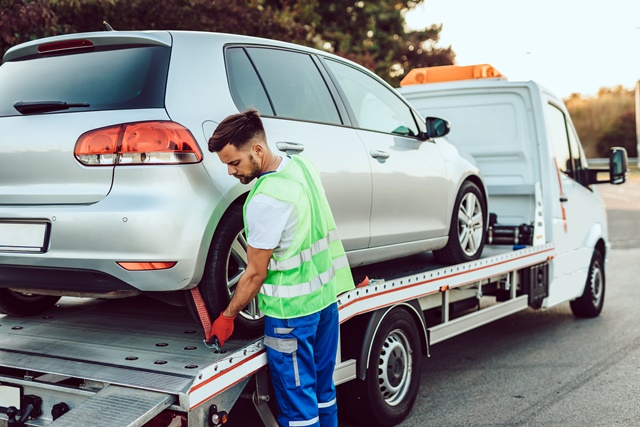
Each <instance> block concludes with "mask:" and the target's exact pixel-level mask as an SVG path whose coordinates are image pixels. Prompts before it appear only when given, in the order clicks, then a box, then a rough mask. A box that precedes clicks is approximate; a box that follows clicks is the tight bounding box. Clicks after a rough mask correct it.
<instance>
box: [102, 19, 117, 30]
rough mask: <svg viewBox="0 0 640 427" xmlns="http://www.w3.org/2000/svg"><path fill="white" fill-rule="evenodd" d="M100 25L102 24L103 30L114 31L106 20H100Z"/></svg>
mask: <svg viewBox="0 0 640 427" xmlns="http://www.w3.org/2000/svg"><path fill="white" fill-rule="evenodd" d="M102 25H103V26H104V30H105V31H115V30H114V29H113V27H112V26H111V25H109V23H108V22H107V21H102Z"/></svg>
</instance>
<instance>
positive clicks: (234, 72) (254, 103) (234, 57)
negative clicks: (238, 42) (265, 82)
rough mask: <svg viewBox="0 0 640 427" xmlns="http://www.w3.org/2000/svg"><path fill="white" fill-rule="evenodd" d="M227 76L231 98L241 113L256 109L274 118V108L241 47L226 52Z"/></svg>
mask: <svg viewBox="0 0 640 427" xmlns="http://www.w3.org/2000/svg"><path fill="white" fill-rule="evenodd" d="M225 56H226V61H227V75H228V76H229V77H228V78H229V88H230V89H231V97H232V98H233V102H235V104H236V107H238V109H239V110H240V111H243V110H246V109H247V108H255V109H256V110H258V111H259V112H260V113H261V114H263V115H267V116H273V115H274V114H273V108H272V107H271V104H270V103H269V98H267V93H266V92H265V91H264V87H263V86H262V83H261V82H260V79H259V78H258V75H257V74H256V70H255V68H254V67H253V64H252V63H251V61H249V57H247V54H246V52H245V51H244V49H243V48H241V47H234V48H229V49H227V50H226V52H225Z"/></svg>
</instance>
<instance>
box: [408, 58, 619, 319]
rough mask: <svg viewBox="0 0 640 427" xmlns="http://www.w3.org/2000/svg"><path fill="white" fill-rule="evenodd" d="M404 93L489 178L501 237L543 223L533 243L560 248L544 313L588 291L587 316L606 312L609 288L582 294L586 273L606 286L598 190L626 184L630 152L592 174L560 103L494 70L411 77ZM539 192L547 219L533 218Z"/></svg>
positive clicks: (615, 154) (449, 69) (443, 70)
mask: <svg viewBox="0 0 640 427" xmlns="http://www.w3.org/2000/svg"><path fill="white" fill-rule="evenodd" d="M399 91H400V93H402V95H403V96H404V97H405V98H406V99H407V100H409V102H411V103H412V104H413V105H414V107H415V108H416V109H417V110H418V111H419V112H420V113H421V114H422V115H424V116H426V117H430V116H437V117H442V118H444V119H446V120H448V121H449V122H450V124H451V131H450V133H449V134H448V140H449V141H450V142H451V143H453V144H454V145H455V146H456V147H458V149H460V150H463V151H466V152H468V153H469V154H471V155H472V156H473V157H474V158H475V160H476V161H477V163H478V165H479V167H480V170H481V172H482V173H483V174H484V177H485V180H486V183H487V189H488V193H489V202H488V206H489V212H490V213H493V214H494V215H495V216H494V217H493V218H494V220H493V222H494V223H493V224H492V226H493V227H494V228H496V230H498V229H499V226H500V225H510V226H513V228H514V229H522V227H525V228H526V227H527V226H530V225H533V224H534V223H535V222H536V221H540V220H543V221H544V227H543V228H542V230H543V231H544V236H533V237H534V238H536V237H537V238H538V239H539V240H542V241H550V242H554V244H555V247H556V255H555V257H554V258H553V260H552V261H551V262H550V265H549V287H548V292H545V293H547V295H546V296H545V297H544V299H543V300H542V301H541V305H542V307H550V306H553V305H556V304H558V303H560V302H564V301H567V300H576V299H579V298H580V297H581V296H582V295H583V294H584V292H591V295H590V298H591V300H594V299H595V300H596V302H595V303H594V304H595V306H596V307H592V309H591V310H587V311H588V312H589V314H591V315H595V314H596V313H595V312H596V311H597V312H598V313H599V310H600V309H601V308H602V302H603V299H604V295H603V288H604V286H599V285H598V284H597V283H592V286H591V288H593V289H591V290H589V289H586V288H589V286H586V287H585V283H587V282H588V281H587V279H588V276H590V277H589V282H598V283H599V282H601V281H604V265H605V262H606V259H607V256H608V253H609V243H608V232H607V218H606V212H605V207H604V204H603V202H602V200H601V198H600V194H599V192H598V187H597V185H596V184H600V183H612V184H621V183H623V182H624V181H625V179H626V175H625V174H626V170H627V166H626V164H627V158H626V152H625V151H624V149H621V148H613V149H612V151H611V155H610V165H609V168H608V169H602V170H601V169H594V168H590V167H589V165H588V162H587V159H586V157H585V155H584V151H583V149H582V146H581V145H580V139H579V137H578V134H577V132H576V130H575V128H574V126H573V123H572V121H571V117H570V116H569V113H568V111H567V109H566V107H565V105H564V102H563V101H562V99H560V98H559V97H557V96H556V95H554V94H553V93H551V92H550V91H549V90H548V89H546V88H545V87H544V86H542V85H540V84H539V83H536V82H533V81H527V82H511V81H508V80H507V79H506V78H505V77H504V76H503V75H502V74H501V73H500V72H499V71H497V70H496V69H495V68H493V67H491V66H490V65H488V64H481V65H476V66H465V67H460V66H443V67H430V68H426V69H416V70H412V71H411V72H410V73H409V74H408V75H407V77H405V79H404V80H403V82H402V83H401V88H400V89H399ZM536 191H540V195H541V200H542V202H543V205H544V213H543V218H535V217H534V215H535V212H536V210H535V209H534V207H535V206H534V205H535V203H536ZM496 225H497V227H496ZM516 240H517V239H516ZM514 243H517V242H514ZM594 263H595V266H594ZM600 264H601V265H600ZM586 299H587V298H585V300H586ZM574 305H575V304H572V308H574ZM578 310H579V309H578ZM574 311H575V309H574Z"/></svg>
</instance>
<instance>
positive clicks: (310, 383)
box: [209, 110, 354, 427]
mask: <svg viewBox="0 0 640 427" xmlns="http://www.w3.org/2000/svg"><path fill="white" fill-rule="evenodd" d="M209 150H210V151H211V152H216V153H218V156H219V158H220V160H221V161H222V162H223V163H225V164H226V165H227V167H228V172H229V174H230V175H233V176H234V177H236V178H238V179H239V180H240V182H242V183H243V184H248V183H250V182H251V181H253V180H254V179H257V182H256V184H255V186H254V187H253V189H252V190H251V192H250V193H249V196H248V197H247V200H246V202H245V205H244V222H245V233H246V235H247V242H248V248H247V258H248V264H247V268H246V270H245V272H244V274H243V275H242V276H241V278H240V280H239V282H238V285H237V287H236V291H235V293H234V295H233V297H232V298H231V301H230V303H229V305H228V306H227V308H226V309H225V310H224V311H223V312H222V313H221V314H220V316H219V317H218V319H217V320H216V321H215V322H214V323H213V326H212V331H211V332H212V333H213V334H214V335H216V336H217V337H218V339H219V340H220V343H221V344H223V345H224V341H226V340H227V339H228V338H229V336H231V333H232V332H233V320H234V319H235V317H236V315H237V314H238V312H239V311H240V310H242V309H243V308H244V307H245V306H246V305H247V304H248V303H249V302H250V301H251V300H252V299H253V298H254V297H255V296H256V295H258V304H259V307H260V310H262V312H263V313H264V314H265V338H264V344H265V346H266V348H267V359H268V361H269V367H270V370H271V377H272V382H273V386H274V391H275V395H276V401H277V403H278V408H279V412H280V413H279V415H278V423H279V424H280V425H282V426H291V427H294V426H319V425H321V426H337V425H338V416H337V404H336V391H335V386H334V384H333V369H334V366H335V359H336V352H337V346H338V326H339V325H338V308H337V304H336V295H338V294H339V293H342V292H344V291H346V290H349V289H352V288H353V287H354V283H353V278H352V276H351V270H350V268H349V264H348V262H347V257H346V255H345V252H344V248H343V246H342V242H341V241H340V239H339V238H338V236H337V233H336V225H335V221H334V219H333V215H332V214H331V210H330V208H329V203H328V202H327V199H326V197H325V194H324V189H323V188H322V184H321V182H320V175H319V174H318V171H317V170H316V168H315V167H314V166H313V165H312V163H311V162H310V161H309V160H308V159H306V158H304V157H303V156H293V157H291V158H290V157H280V156H278V155H277V154H276V153H274V152H272V151H271V149H270V148H269V146H268V145H267V139H266V135H265V132H264V127H263V125H262V121H261V120H260V117H259V115H258V112H257V111H255V110H247V111H245V112H242V113H239V114H234V115H232V116H229V117H227V118H226V119H224V120H223V121H222V122H221V123H220V125H219V126H218V127H217V129H216V130H215V132H214V133H213V136H212V137H211V138H210V139H209Z"/></svg>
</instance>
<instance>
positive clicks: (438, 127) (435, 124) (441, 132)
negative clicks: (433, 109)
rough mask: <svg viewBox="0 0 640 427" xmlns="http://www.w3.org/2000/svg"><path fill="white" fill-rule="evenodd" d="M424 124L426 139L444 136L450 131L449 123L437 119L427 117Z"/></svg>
mask: <svg viewBox="0 0 640 427" xmlns="http://www.w3.org/2000/svg"><path fill="white" fill-rule="evenodd" d="M425 123H426V125H427V133H426V135H425V136H426V137H427V138H428V139H431V138H439V137H441V136H445V135H446V134H448V133H449V131H450V130H451V125H450V124H449V122H448V121H446V120H444V119H441V118H438V117H427V119H426V120H425Z"/></svg>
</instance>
